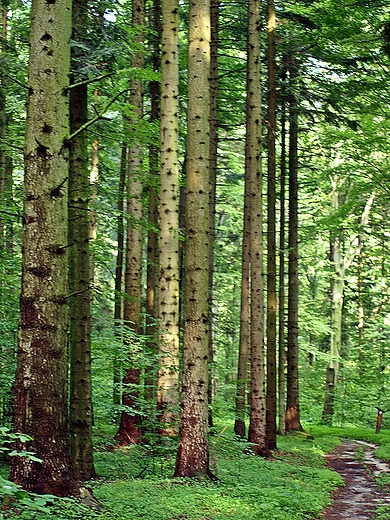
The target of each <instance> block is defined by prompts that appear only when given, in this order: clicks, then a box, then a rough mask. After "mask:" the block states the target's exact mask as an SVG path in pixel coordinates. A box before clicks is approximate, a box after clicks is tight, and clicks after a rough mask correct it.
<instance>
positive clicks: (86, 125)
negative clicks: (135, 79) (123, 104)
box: [67, 88, 129, 141]
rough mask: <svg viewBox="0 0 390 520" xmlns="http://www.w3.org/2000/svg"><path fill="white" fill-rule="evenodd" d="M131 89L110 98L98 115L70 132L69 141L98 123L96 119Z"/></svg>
mask: <svg viewBox="0 0 390 520" xmlns="http://www.w3.org/2000/svg"><path fill="white" fill-rule="evenodd" d="M128 90H129V89H128V88H127V89H125V90H122V91H121V92H119V93H118V94H117V95H116V96H114V97H113V98H112V99H110V101H109V102H108V103H107V105H106V106H105V107H104V108H103V109H102V110H101V111H100V112H99V113H98V115H97V116H95V117H94V118H92V119H90V120H89V121H87V122H86V123H84V124H83V125H81V126H80V128H78V129H77V130H76V131H75V132H73V134H70V136H69V137H68V139H67V141H71V140H72V139H74V138H75V137H76V136H78V135H79V134H81V132H83V131H84V130H86V129H87V128H88V127H89V126H91V125H93V124H94V123H96V121H98V120H99V119H101V118H102V117H103V115H104V114H105V113H106V112H107V110H108V109H109V108H110V106H111V105H112V104H113V103H114V102H115V101H116V100H117V99H118V98H119V97H120V96H121V95H122V94H124V93H125V92H127V91H128Z"/></svg>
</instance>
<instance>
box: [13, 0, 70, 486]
mask: <svg viewBox="0 0 390 520" xmlns="http://www.w3.org/2000/svg"><path fill="white" fill-rule="evenodd" d="M71 7H72V5H71V0H61V1H60V0H58V1H56V2H55V3H49V4H48V3H47V2H46V1H44V0H33V2H32V15H31V16H32V17H31V30H30V61H29V78H28V87H29V88H28V98H27V122H26V136H25V183H24V210H23V237H22V240H23V259H22V291H21V298H20V324H19V337H18V361H17V372H16V379H15V407H14V429H15V431H17V432H23V433H25V434H28V435H30V436H31V437H33V439H34V440H33V441H32V442H31V444H30V443H29V445H28V446H23V445H21V443H20V442H18V445H17V448H18V449H23V448H24V449H28V450H29V451H33V452H35V454H36V455H37V457H39V458H40V459H42V463H37V462H34V461H32V460H30V459H29V458H27V457H12V466H11V478H12V480H13V481H14V482H16V483H18V484H21V485H22V486H23V487H24V488H25V489H26V490H28V491H33V492H37V493H50V494H54V495H57V496H67V495H71V494H77V493H78V489H79V488H78V484H77V482H76V481H75V480H74V478H73V471H72V468H71V462H70V457H69V444H68V424H67V388H66V386H67V385H66V380H67V368H68V367H67V330H68V313H67V295H68V280H67V268H68V259H67V246H68V232H67V229H68V225H67V223H68V207H67V202H68V175H69V171H68V157H69V154H68V146H67V142H66V139H67V137H68V136H69V96H68V85H69V70H70V36H71Z"/></svg>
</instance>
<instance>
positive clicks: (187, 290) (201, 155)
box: [175, 0, 210, 477]
mask: <svg viewBox="0 0 390 520" xmlns="http://www.w3.org/2000/svg"><path fill="white" fill-rule="evenodd" d="M188 42H189V47H188V108H187V170H186V174H187V176H186V210H185V213H186V225H185V230H186V252H185V265H184V302H183V304H184V332H183V382H182V409H181V411H182V415H181V423H180V432H179V447H178V452H177V458H176V469H175V476H177V477H194V476H196V475H198V476H200V475H203V476H207V475H210V469H209V447H208V439H207V418H208V413H207V408H208V406H207V405H208V403H207V390H208V363H207V361H208V334H209V317H208V312H209V292H208V281H209V277H208V270H209V232H210V208H209V201H210V199H209V193H210V178H209V176H210V175H209V154H210V143H209V138H210V124H209V116H210V93H209V75H210V3H209V1H208V0H194V1H193V2H191V4H190V13H189V28H188Z"/></svg>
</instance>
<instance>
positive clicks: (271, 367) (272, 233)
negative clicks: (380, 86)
mask: <svg viewBox="0 0 390 520" xmlns="http://www.w3.org/2000/svg"><path fill="white" fill-rule="evenodd" d="M275 30H276V18H275V5H274V1H273V0H268V49H267V50H268V114H267V118H268V133H267V141H268V172H267V173H268V191H267V199H268V223H267V226H268V229H267V231H268V232H267V445H268V449H270V450H274V449H276V415H277V412H276V409H277V408H276V388H277V386H276V372H277V368H276V154H275V137H276V63H275V45H276V43H275Z"/></svg>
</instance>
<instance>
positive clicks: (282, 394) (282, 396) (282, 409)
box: [278, 64, 286, 435]
mask: <svg viewBox="0 0 390 520" xmlns="http://www.w3.org/2000/svg"><path fill="white" fill-rule="evenodd" d="M285 80H286V71H285V67H284V64H283V69H282V84H284V83H285ZM280 126H281V129H280V133H281V154H280V197H279V200H280V216H279V219H280V224H279V227H280V234H279V331H278V332H279V334H278V343H279V367H278V374H279V379H278V386H279V428H278V432H279V434H280V435H284V434H285V433H286V391H285V383H286V377H285V369H286V345H285V273H284V269H285V256H286V253H285V247H286V244H285V235H286V233H285V227H286V226H285V224H286V209H285V185H286V98H285V94H284V92H283V93H282V107H281V124H280Z"/></svg>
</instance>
